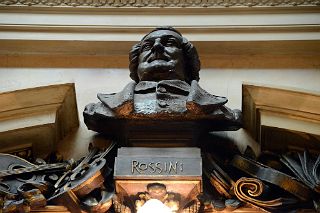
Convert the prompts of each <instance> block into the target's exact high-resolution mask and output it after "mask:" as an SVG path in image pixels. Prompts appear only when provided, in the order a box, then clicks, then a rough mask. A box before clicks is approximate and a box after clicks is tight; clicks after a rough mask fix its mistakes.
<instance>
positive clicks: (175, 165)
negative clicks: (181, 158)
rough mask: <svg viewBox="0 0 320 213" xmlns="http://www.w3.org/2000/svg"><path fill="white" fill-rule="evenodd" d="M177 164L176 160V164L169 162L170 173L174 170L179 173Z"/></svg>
mask: <svg viewBox="0 0 320 213" xmlns="http://www.w3.org/2000/svg"><path fill="white" fill-rule="evenodd" d="M177 164H178V162H175V164H173V163H172V162H170V164H169V172H168V173H169V174H170V173H171V172H172V171H174V173H175V174H177Z"/></svg>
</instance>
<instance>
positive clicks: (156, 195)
mask: <svg viewBox="0 0 320 213" xmlns="http://www.w3.org/2000/svg"><path fill="white" fill-rule="evenodd" d="M148 193H149V195H150V197H151V198H153V199H158V200H162V199H163V198H164V197H165V196H166V194H167V190H166V188H165V187H164V186H162V185H154V186H152V187H149V188H148Z"/></svg>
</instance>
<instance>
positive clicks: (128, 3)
mask: <svg viewBox="0 0 320 213" xmlns="http://www.w3.org/2000/svg"><path fill="white" fill-rule="evenodd" d="M0 5H17V6H19V5H24V6H34V5H38V6H40V5H41V6H49V7H51V6H69V7H78V6H81V7H105V8H107V7H168V8H170V7H204V8H206V7H212V8H221V7H288V6H316V5H320V1H318V0H297V1H286V0H267V1H258V0H245V1H243V0H221V1H218V0H169V1H165V0H160V1H155V0H57V1H54V0H4V1H1V2H0Z"/></svg>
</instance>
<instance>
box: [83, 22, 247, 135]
mask: <svg viewBox="0 0 320 213" xmlns="http://www.w3.org/2000/svg"><path fill="white" fill-rule="evenodd" d="M129 59H130V65H129V69H130V77H131V78H132V79H133V80H134V81H132V82H130V83H129V84H128V85H127V86H126V87H125V88H124V89H123V90H122V91H121V92H119V93H112V94H98V95H97V96H98V99H99V100H100V101H101V102H99V103H96V104H89V105H87V106H86V108H85V110H84V112H83V114H84V120H85V123H86V125H87V126H88V128H89V129H92V130H94V131H97V132H101V133H106V134H109V135H112V132H114V131H116V132H119V129H121V128H125V127H124V126H125V125H126V124H127V121H135V122H141V121H144V122H148V121H150V122H157V121H159V122H160V123H161V121H162V122H164V121H176V122H186V121H187V122H192V123H193V124H195V123H196V124H199V125H200V126H202V127H200V129H205V130H206V131H219V130H236V129H239V128H240V126H241V112H240V111H239V110H230V109H229V108H227V107H226V106H224V104H225V103H226V102H227V101H228V100H227V98H225V97H221V96H215V95H212V94H209V93H208V92H206V91H205V90H203V89H202V88H201V87H200V86H199V84H198V81H199V71H200V60H199V57H198V53H197V50H196V48H195V47H194V46H193V45H192V44H191V43H190V42H189V41H188V40H187V39H186V38H184V37H183V36H182V35H181V34H180V33H179V32H178V31H177V30H175V29H174V28H172V27H160V28H156V29H155V30H153V31H151V32H150V33H148V34H147V35H146V36H144V37H143V38H142V40H141V41H140V42H139V43H137V44H136V45H134V46H133V47H132V50H131V51H130V53H129ZM135 125H139V124H137V123H136V124H135Z"/></svg>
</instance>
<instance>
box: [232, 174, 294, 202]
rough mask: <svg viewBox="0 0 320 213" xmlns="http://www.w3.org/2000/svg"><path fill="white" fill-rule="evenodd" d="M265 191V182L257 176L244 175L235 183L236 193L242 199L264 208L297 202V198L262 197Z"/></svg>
mask: <svg viewBox="0 0 320 213" xmlns="http://www.w3.org/2000/svg"><path fill="white" fill-rule="evenodd" d="M264 193H265V185H264V183H263V182H262V181H261V180H259V179H256V178H246V177H242V178H240V179H239V180H237V182H236V183H235V185H234V194H235V195H236V196H237V198H238V199H239V200H241V201H244V202H248V203H251V204H253V205H255V206H259V207H262V208H274V207H280V206H285V205H290V204H294V203H296V200H295V199H290V198H277V199H270V200H265V199H261V197H265V196H264Z"/></svg>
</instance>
